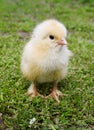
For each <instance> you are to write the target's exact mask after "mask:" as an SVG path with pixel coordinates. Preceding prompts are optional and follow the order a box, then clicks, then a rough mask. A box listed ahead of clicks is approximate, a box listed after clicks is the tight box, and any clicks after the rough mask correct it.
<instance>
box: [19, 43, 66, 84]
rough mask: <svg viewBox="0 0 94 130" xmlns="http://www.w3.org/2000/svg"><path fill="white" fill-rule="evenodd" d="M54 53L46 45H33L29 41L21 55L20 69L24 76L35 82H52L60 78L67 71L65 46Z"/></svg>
mask: <svg viewBox="0 0 94 130" xmlns="http://www.w3.org/2000/svg"><path fill="white" fill-rule="evenodd" d="M64 50H65V53H64V51H63V53H62V52H60V54H58V53H56V52H55V51H54V50H51V51H50V49H49V46H48V45H45V46H44V45H42V44H39V45H36V46H35V45H33V44H32V41H31V42H29V43H28V44H27V45H26V47H25V49H24V51H23V56H22V64H21V69H22V72H23V74H24V76H25V77H26V78H28V79H29V80H31V81H33V82H34V81H35V82H52V81H59V80H61V79H62V78H63V77H64V76H65V74H66V72H67V60H68V52H67V48H65V49H64ZM63 57H64V58H65V57H66V58H65V61H64V60H63V59H64V58H63Z"/></svg>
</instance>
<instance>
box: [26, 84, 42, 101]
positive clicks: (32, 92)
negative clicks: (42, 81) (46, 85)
mask: <svg viewBox="0 0 94 130" xmlns="http://www.w3.org/2000/svg"><path fill="white" fill-rule="evenodd" d="M27 94H28V95H29V96H30V97H31V99H33V98H34V97H36V96H41V97H43V96H42V95H41V94H40V93H38V91H37V87H36V85H34V84H32V85H31V86H30V87H29V89H28V91H27Z"/></svg>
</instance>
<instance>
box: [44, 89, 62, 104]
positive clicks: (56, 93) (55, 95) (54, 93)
mask: <svg viewBox="0 0 94 130" xmlns="http://www.w3.org/2000/svg"><path fill="white" fill-rule="evenodd" d="M60 96H63V94H62V92H61V91H59V90H58V89H57V87H53V90H52V92H51V93H50V94H49V95H48V96H46V97H45V98H49V97H52V98H53V99H55V100H56V101H57V102H58V103H59V102H60V100H59V97H60Z"/></svg>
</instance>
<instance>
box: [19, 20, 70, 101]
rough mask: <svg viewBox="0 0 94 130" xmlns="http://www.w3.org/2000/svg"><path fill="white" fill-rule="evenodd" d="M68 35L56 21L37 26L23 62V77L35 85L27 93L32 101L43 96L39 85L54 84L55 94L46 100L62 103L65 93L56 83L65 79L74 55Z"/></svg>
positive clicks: (53, 90)
mask: <svg viewBox="0 0 94 130" xmlns="http://www.w3.org/2000/svg"><path fill="white" fill-rule="evenodd" d="M66 36H67V30H66V28H65V26H64V25H63V24H62V23H60V22H59V21H57V20H55V19H50V20H46V21H44V22H42V23H40V24H39V25H37V26H36V27H35V29H34V31H33V33H32V38H31V39H30V41H29V42H28V43H27V44H26V45H25V47H24V50H23V54H22V61H21V70H22V72H23V75H24V76H25V77H26V78H27V79H29V80H30V81H31V82H32V84H31V86H30V87H29V89H28V92H27V93H28V95H30V96H31V98H33V97H35V96H39V95H40V94H39V93H38V92H37V86H36V84H37V83H44V82H53V89H52V92H51V94H49V95H48V96H46V97H45V98H48V97H53V98H54V99H55V100H56V101H57V102H59V96H62V92H60V91H59V90H58V89H57V84H58V82H60V80H62V79H63V78H64V77H65V76H66V74H67V68H68V61H69V58H70V56H71V55H72V53H71V51H70V50H69V49H68V48H67V41H66ZM40 96H42V95H40Z"/></svg>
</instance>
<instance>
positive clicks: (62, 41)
mask: <svg viewBox="0 0 94 130" xmlns="http://www.w3.org/2000/svg"><path fill="white" fill-rule="evenodd" d="M57 44H58V45H67V41H66V40H65V39H64V38H63V39H61V40H58V41H57Z"/></svg>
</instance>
